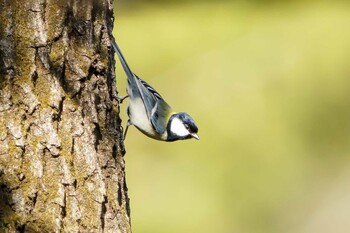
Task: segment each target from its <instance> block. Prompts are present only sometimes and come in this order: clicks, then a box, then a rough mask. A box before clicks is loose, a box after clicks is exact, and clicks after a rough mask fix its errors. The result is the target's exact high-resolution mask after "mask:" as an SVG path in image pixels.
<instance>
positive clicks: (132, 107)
mask: <svg viewBox="0 0 350 233" xmlns="http://www.w3.org/2000/svg"><path fill="white" fill-rule="evenodd" d="M129 119H130V122H131V124H133V125H135V126H136V127H137V128H138V129H139V130H140V131H141V132H142V133H144V134H146V135H147V136H149V137H152V138H155V139H160V138H159V135H157V134H156V132H155V131H154V129H153V126H152V124H151V122H150V121H149V120H148V116H147V113H146V109H145V106H144V104H143V102H142V100H141V99H140V98H135V99H133V100H131V99H129Z"/></svg>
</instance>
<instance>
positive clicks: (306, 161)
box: [114, 1, 350, 233]
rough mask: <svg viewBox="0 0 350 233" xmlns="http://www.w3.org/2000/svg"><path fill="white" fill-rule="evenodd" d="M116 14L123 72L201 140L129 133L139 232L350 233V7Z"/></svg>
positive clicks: (175, 8)
mask: <svg viewBox="0 0 350 233" xmlns="http://www.w3.org/2000/svg"><path fill="white" fill-rule="evenodd" d="M149 2H151V1H149ZM117 3H118V2H117ZM115 9H116V24H115V33H114V35H115V37H116V38H117V40H118V42H119V44H120V47H121V49H122V50H123V52H124V55H125V56H126V58H127V59H128V62H129V64H130V66H131V68H132V69H133V70H134V72H135V73H136V74H138V75H139V76H140V77H142V78H143V79H145V80H147V82H149V83H150V84H151V85H152V86H153V87H155V88H156V89H157V90H158V91H159V92H160V93H161V94H162V96H163V97H164V98H165V99H166V100H167V101H168V102H169V103H170V104H171V105H172V106H173V107H174V109H176V110H179V111H187V112H189V113H190V114H191V115H192V116H193V118H194V119H195V120H196V121H197V123H198V126H199V136H200V137H201V140H200V141H194V140H192V141H181V142H175V143H164V142H158V141H154V140H152V139H148V138H146V137H145V136H144V135H142V134H141V133H140V132H138V131H137V130H136V129H135V128H130V130H129V132H128V137H127V139H126V148H127V154H126V157H125V159H126V165H127V176H128V177H127V180H128V185H129V194H130V197H131V213H132V223H133V228H134V232H142V233H164V232H166V233H175V232H176V233H178V232H191V233H196V232H198V233H199V232H218V233H232V232H239V233H261V232H266V233H280V232H293V233H302V232H303V233H304V232H305V233H310V232H317V233H322V232H325V233H326V232H327V233H328V232H350V225H349V224H350V223H349V221H347V218H348V217H347V216H350V207H349V206H350V188H347V187H350V186H349V185H348V184H347V181H348V180H349V179H350V174H349V172H347V171H348V170H349V167H350V158H349V152H350V143H349V142H350V98H349V93H350V66H349V61H350V53H349V51H350V30H349V25H350V14H349V12H350V11H349V10H350V5H349V4H347V3H345V2H343V3H342V2H335V1H333V2H331V1H322V2H321V1H307V3H306V2H304V1H303V2H299V3H288V4H273V5H264V4H247V3H246V2H245V1H235V2H233V1H225V2H224V1H220V2H217V1H212V3H208V2H205V3H204V2H202V1H201V2H200V3H199V2H196V1H191V2H189V3H187V4H175V2H172V4H171V5H167V4H153V3H151V4H150V3H148V2H143V3H141V2H140V3H138V4H135V5H133V6H132V7H129V6H128V5H123V4H121V6H119V5H116V6H115ZM117 71H118V76H117V78H118V79H117V82H118V88H119V91H120V95H123V94H125V91H124V87H125V75H124V73H123V72H122V69H121V67H120V66H118V70H117ZM121 110H122V111H123V112H125V111H126V103H125V104H124V105H123V106H122V108H121ZM122 118H123V119H124V123H125V122H126V119H127V116H126V114H125V113H124V114H123V116H122Z"/></svg>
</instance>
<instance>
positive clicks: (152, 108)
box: [136, 76, 172, 134]
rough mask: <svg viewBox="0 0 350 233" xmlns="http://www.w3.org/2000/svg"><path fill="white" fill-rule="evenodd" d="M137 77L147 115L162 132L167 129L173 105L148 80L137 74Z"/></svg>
mask: <svg viewBox="0 0 350 233" xmlns="http://www.w3.org/2000/svg"><path fill="white" fill-rule="evenodd" d="M136 78H137V80H138V87H139V89H140V94H141V98H142V101H143V103H144V105H145V109H146V113H147V116H148V118H149V120H150V121H151V123H152V125H153V127H154V129H155V130H156V131H157V133H159V134H162V133H164V131H165V130H166V126H167V121H168V118H169V115H170V113H171V112H172V110H171V107H170V106H169V105H168V104H167V103H166V102H165V100H164V99H163V98H162V97H161V95H160V94H159V93H158V92H157V91H156V90H154V88H152V87H151V86H150V85H149V84H148V83H147V82H145V81H144V80H142V79H140V78H138V77H137V76H136Z"/></svg>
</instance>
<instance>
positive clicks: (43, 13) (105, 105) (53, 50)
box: [0, 0, 131, 233]
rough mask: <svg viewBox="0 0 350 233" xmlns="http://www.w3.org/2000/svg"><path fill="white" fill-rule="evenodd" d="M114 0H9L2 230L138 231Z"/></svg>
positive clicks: (0, 30) (2, 68)
mask: <svg viewBox="0 0 350 233" xmlns="http://www.w3.org/2000/svg"><path fill="white" fill-rule="evenodd" d="M112 27H113V8H112V2H111V0H0V232H120V233H124V232H131V230H130V219H129V214H130V213H129V212H130V211H129V199H128V195H127V188H126V183H125V172H124V160H123V157H122V156H123V153H124V146H123V142H122V129H121V127H120V126H121V120H120V118H119V105H118V103H117V102H116V101H114V100H113V96H114V95H116V86H115V73H114V64H115V60H114V54H113V52H112V50H111V47H110V42H111V36H112V35H111V32H112Z"/></svg>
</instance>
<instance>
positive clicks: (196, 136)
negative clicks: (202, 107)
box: [191, 133, 199, 140]
mask: <svg viewBox="0 0 350 233" xmlns="http://www.w3.org/2000/svg"><path fill="white" fill-rule="evenodd" d="M191 136H192V137H193V138H195V139H197V140H199V137H198V135H197V134H196V133H191Z"/></svg>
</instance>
